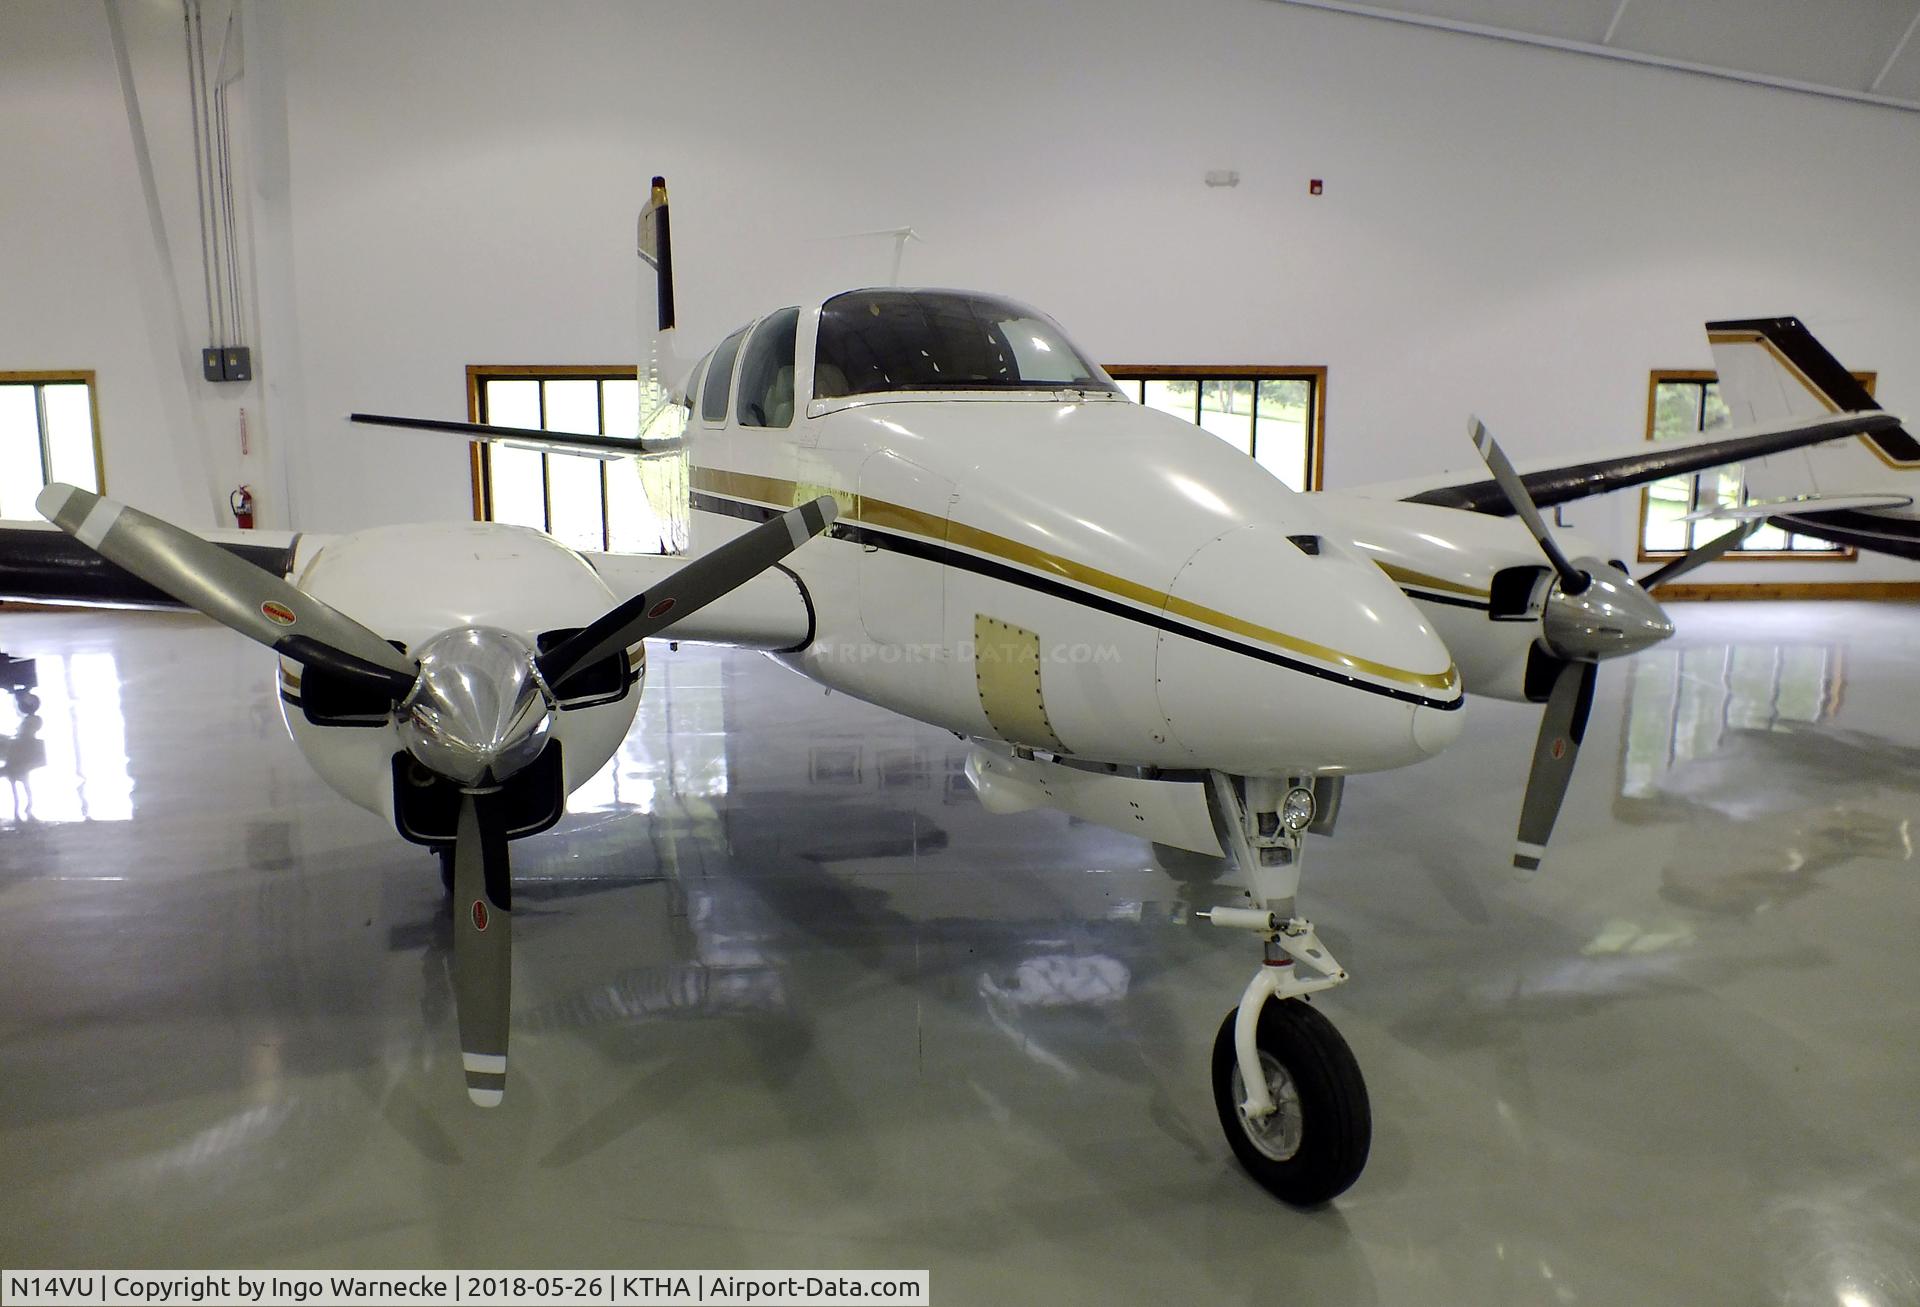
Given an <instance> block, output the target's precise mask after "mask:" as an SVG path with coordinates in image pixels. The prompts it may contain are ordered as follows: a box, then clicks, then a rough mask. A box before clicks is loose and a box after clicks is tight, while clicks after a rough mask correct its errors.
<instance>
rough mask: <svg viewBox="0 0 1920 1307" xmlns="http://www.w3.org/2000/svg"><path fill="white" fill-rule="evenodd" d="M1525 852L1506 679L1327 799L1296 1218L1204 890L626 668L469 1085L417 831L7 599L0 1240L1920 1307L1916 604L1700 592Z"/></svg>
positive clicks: (710, 675)
mask: <svg viewBox="0 0 1920 1307" xmlns="http://www.w3.org/2000/svg"><path fill="white" fill-rule="evenodd" d="M1676 616H1677V617H1678V619H1679V624H1680V628H1681V631H1682V632H1683V634H1682V636H1681V637H1680V638H1678V639H1676V640H1675V641H1673V642H1671V643H1670V644H1668V645H1667V646H1665V647H1663V648H1662V649H1660V650H1657V651H1655V652H1653V653H1651V654H1649V655H1645V656H1643V657H1642V658H1640V659H1639V660H1637V661H1636V662H1635V663H1633V664H1631V665H1614V666H1611V667H1609V668H1607V669H1606V671H1605V672H1604V673H1603V675H1602V677H1601V687H1600V693H1599V700H1598V703H1597V706H1596V709H1595V714H1594V719H1593V726H1592V728H1591V729H1590V731H1589V734H1588V737H1587V744H1586V750H1585V754H1584V756H1583V758H1582V760H1581V769H1580V773H1579V775H1578V776H1577V778H1576V780H1575V784H1574V791H1573V794H1572V796H1571V798H1570V800H1569V805H1568V809H1567V811H1566V812H1565V814H1564V815H1563V817H1562V820H1561V826H1560V830H1559V832H1558V835H1557V839H1556V846H1555V848H1554V850H1553V853H1552V855H1551V856H1550V858H1549V861H1548V864H1547V867H1546V869H1545V870H1543V871H1542V873H1540V875H1538V876H1537V877H1535V878H1533V879H1532V880H1525V879H1521V878H1520V877H1519V875H1518V873H1515V872H1513V871H1511V870H1510V869H1509V868H1508V867H1507V866H1506V865H1505V864H1506V861H1507V856H1508V852H1509V849H1510V844H1511V837H1512V831H1513V824H1514V821H1515V818H1516V815H1517V810H1518V793H1519V786H1520V784H1521V782H1522V777H1523V773H1524V770H1525V768H1526V765H1527V760H1528V757H1529V751H1530V749H1531V746H1532V739H1533V732H1534V729H1535V725H1536V721H1537V718H1536V715H1535V713H1534V712H1533V711H1531V710H1528V709H1524V708H1520V707H1515V706H1509V705H1502V704H1495V703H1478V704H1475V705H1473V707H1472V708H1471V709H1470V712H1471V714H1472V715H1471V717H1470V720H1469V724H1468V730H1467V734H1466V736H1465V738H1464V739H1463V740H1462V742H1461V743H1460V744H1459V745H1458V746H1457V747H1456V748H1455V749H1453V750H1451V751H1450V752H1449V753H1448V754H1447V755H1446V756H1445V757H1443V758H1442V759H1440V760H1437V761H1436V762H1433V763H1429V764H1427V765H1425V766H1422V767H1419V768H1416V769H1413V770H1411V771H1407V772H1403V773H1399V774H1394V775H1388V776H1379V777H1370V778H1363V779H1361V780H1358V781H1355V782H1354V783H1353V784H1351V785H1350V786H1349V790H1348V795H1347V806H1346V808H1345V810H1344V812H1343V815H1342V829H1341V831H1340V833H1339V835H1338V836H1337V837H1336V838H1335V839H1334V840H1332V841H1330V842H1329V841H1316V842H1315V845H1314V848H1313V850H1312V861H1311V862H1310V863H1309V865H1308V871H1307V879H1306V883H1305V894H1304V899H1303V902H1304V905H1305V906H1306V908H1307V910H1308V911H1309V912H1310V913H1311V915H1312V916H1313V917H1314V918H1315V919H1316V920H1317V921H1318V923H1319V924H1320V926H1321V929H1322V932H1323V934H1324V935H1325V936H1326V937H1327V938H1328V940H1329V943H1330V944H1331V945H1332V946H1333V947H1334V948H1335V949H1336V950H1337V951H1338V953H1339V955H1340V957H1341V959H1342V961H1343V962H1344V963H1345V964H1346V965H1347V966H1348V967H1349V968H1350V969H1351V970H1352V972H1353V973H1354V977H1355V978H1354V980H1353V982H1352V983H1350V984H1349V985H1347V986H1346V987H1345V988H1344V989H1342V990H1340V991H1338V992H1336V993H1335V994H1332V995H1330V996H1328V997H1327V998H1326V999H1325V1000H1323V1005H1322V1010H1323V1011H1325V1012H1327V1014H1328V1015H1330V1016H1331V1017H1333V1019H1334V1020H1335V1021H1336V1022H1337V1023H1338V1024H1339V1025H1340V1027H1341V1029H1342V1030H1343V1032H1344V1033H1345V1034H1346V1036H1347V1038H1348V1040H1349V1041H1350V1042H1351V1043H1352V1045H1353V1046H1354V1049H1355V1052H1356V1053H1357V1055H1358V1056H1359V1058H1360V1062H1361V1065H1362V1067H1363V1068H1364V1069H1365V1071H1366V1074H1367V1077H1368V1081H1369V1085H1370V1089H1371V1092H1372V1097H1373V1106H1374V1115H1375V1121H1376V1133H1375V1140H1374V1151H1373V1159H1372V1162H1371V1165H1370V1166H1369V1168H1368V1170H1367V1172H1366V1173H1365V1175H1363V1176H1362V1178H1361V1180H1360V1182H1359V1184H1358V1185H1357V1186H1356V1187H1355V1188H1354V1189H1353V1190H1352V1191H1351V1192H1350V1193H1349V1194H1348V1195H1347V1196H1346V1197H1344V1198H1343V1199H1341V1200H1340V1201H1339V1202H1338V1203H1337V1204H1335V1205H1334V1206H1332V1207H1330V1208H1328V1209H1325V1210H1321V1211H1315V1212H1309V1213H1301V1212H1296V1211H1292V1210H1290V1209H1287V1208H1285V1207H1281V1206H1278V1205H1276V1204H1274V1203H1273V1202H1272V1201H1270V1200H1269V1199H1268V1198H1267V1197H1266V1196H1265V1194H1264V1193H1263V1192H1262V1191H1261V1190H1259V1189H1257V1188H1255V1187H1254V1186H1253V1185H1252V1184H1251V1183H1250V1182H1248V1181H1247V1180H1245V1179H1244V1178H1243V1177H1242V1175H1241V1174H1240V1172H1239V1171H1238V1170H1237V1169H1236V1168H1235V1167H1234V1165H1233V1164H1232V1162H1231V1160H1230V1157H1229V1154H1228V1151H1227V1148H1226V1145H1225V1143H1224V1141H1223V1139H1222V1138H1221V1136H1220V1134H1219V1129H1218V1125H1217V1123H1216V1121H1215V1119H1214V1115H1213V1107H1212V1102H1211V1099H1210V1096H1209V1090H1208V1085H1207V1078H1206V1076H1207V1072H1206V1064H1207V1052H1208V1048H1209V1046H1210V1043H1211V1040H1212V1038H1213V1034H1214V1029H1215V1026H1216V1024H1217V1023H1218V1021H1219V1020H1220V1017H1221V1016H1222V1014H1223V1013H1224V1012H1225V1011H1226V1009H1227V1008H1228V1007H1229V1006H1230V1005H1231V1004H1232V1003H1233V1001H1234V1000H1235V998H1236V997H1237V994H1238V991H1239V989H1240V987H1241V985H1242V984H1243V983H1244V981H1245V979H1246V977H1247V974H1248V972H1249V970H1250V968H1251V965H1252V955H1251V950H1250V948H1249V946H1248V944H1247V942H1246V941H1244V940H1242V939H1241V938H1239V937H1238V936H1237V935H1231V934H1229V933H1227V932H1216V931H1214V930H1212V929H1211V928H1209V927H1207V926H1205V925H1204V924H1199V923H1195V922H1194V921H1193V920H1192V916H1191V914H1192V911H1193V910H1194V909H1195V908H1196V907H1204V906H1206V905H1207V904H1208V903H1209V902H1211V901H1212V900H1213V898H1214V896H1215V895H1216V894H1218V893H1220V891H1219V890H1218V889H1217V888H1216V887H1214V886H1209V885H1183V884H1182V883H1180V882H1177V881H1175V880H1174V879H1172V878H1170V877H1169V876H1168V875H1167V874H1165V873H1163V872H1161V871H1160V870H1158V869H1157V868H1156V867H1155V866H1154V864H1153V862H1152V859H1151V856H1150V853H1149V851H1148V849H1147V848H1146V847H1145V846H1144V845H1142V844H1141V843H1139V842H1138V841H1136V840H1133V839H1130V838H1127V837H1123V836H1120V835H1115V834H1109V833H1107V832H1105V831H1104V830H1102V829H1099V828H1096V827H1091V826H1083V825H1074V824H1071V823H1069V822H1068V820H1067V819H1066V818H1064V817H1063V816H1060V815H1057V814H1048V813H1038V814H1025V815H1022V816H1016V817H994V816H990V815H988V814H987V813H985V812H984V811H982V810H981V808H980V807H979V806H978V804H977V803H976V802H975V801H974V800H973V798H972V795H971V793H970V792H969V790H968V789H967V787H966V783H965V781H964V780H963V779H962V777H961V775H960V770H959V769H960V766H961V763H962V761H963V759H964V756H965V754H964V747H965V746H963V745H962V744H960V743H959V742H957V741H955V740H954V739H953V738H952V737H951V736H948V735H944V734H942V733H940V732H938V731H934V730H931V729H928V728H923V727H920V726H917V725H915V724H913V723H911V722H907V721H905V720H902V719H899V718H896V717H893V716H891V715H889V714H887V713H885V712H882V711H880V710H877V709H873V708H870V707H867V706H865V705H862V704H858V703H854V702H851V701H849V700H846V699H844V698H842V697H839V696H833V697H828V696H825V695H823V694H822V692H821V691H820V690H819V689H817V688H814V687H812V686H810V685H808V684H807V683H806V682H804V681H802V680H800V679H798V678H797V677H794V676H792V675H791V674H789V673H787V672H785V671H783V670H781V669H780V668H778V667H776V666H774V665H772V664H771V663H769V662H766V661H765V660H762V659H759V658H756V657H753V656H748V655H736V654H724V653H718V652H714V651H704V652H703V651H698V650H694V649H691V648H684V649H682V650H680V651H679V652H678V653H671V654H670V653H668V652H667V651H666V650H665V649H664V648H659V649H656V650H655V651H654V653H655V657H654V660H653V664H652V669H651V675H650V679H649V685H648V694H647V697H646V699H645V702H644V704H643V707H642V710H641V720H640V722H639V724H638V725H637V727H636V729H635V731H634V733H633V735H632V736H631V737H630V738H629V740H628V743H627V745H626V748H625V750H624V752H623V753H622V755H621V757H620V758H619V759H618V760H617V766H616V768H615V769H614V771H613V773H611V774H609V775H608V776H606V777H604V778H603V779H602V781H600V782H599V783H597V784H596V785H595V786H593V787H592V788H590V789H589V790H588V791H583V792H582V794H581V795H580V796H577V800H576V807H577V808H579V809H580V811H578V812H577V813H576V815H574V816H571V817H569V818H568V819H567V821H566V822H565V823H564V824H563V825H562V826H561V827H560V828H559V829H558V830H556V831H555V832H553V833H551V834H549V835H546V836H543V837H540V838H539V839H537V840H534V841H531V842H526V843H522V844H518V845H516V846H515V851H516V856H517V869H518V872H519V875H520V877H521V880H520V885H519V888H518V889H517V903H516V907H517V908H518V909H519V910H518V911H517V912H516V914H515V916H516V930H515V936H516V939H515V946H516V961H515V973H516V975H515V979H516V995H515V1023H514V1045H513V1051H514V1060H513V1071H512V1081H511V1084H510V1087H509V1091H508V1096H507V1101H506V1104H505V1105H504V1106H503V1107H502V1108H500V1109H498V1110H496V1111H494V1112H492V1113H486V1112H482V1111H479V1110H477V1109H474V1108H471V1107H469V1106H468V1104H467V1102H466V1100H465V1095H464V1093H463V1092H462V1089H461V1077H460V1071H459V1058H458V1054H457V1050H456V1048H455V1042H454V1034H453V1027H452V1011H451V995H450V990H449V985H448V977H447V962H448V950H449V932H448V929H447V926H446V924H445V922H444V920H443V912H444V909H443V907H442V899H441V895H440V890H439V886H438V882H437V880H436V878H435V872H434V869H433V865H432V863H431V861H430V859H429V858H428V857H427V856H426V855H425V854H424V853H422V852H421V851H419V850H416V849H413V848H410V847H408V846H406V845H403V844H401V843H400V842H399V841H398V840H397V839H395V838H394V837H393V836H392V834H391V833H390V832H389V831H387V830H385V829H383V827H382V826H381V823H380V822H379V821H378V820H377V819H375V818H373V817H371V816H368V815H367V814H364V813H361V812H359V811H357V810H355V809H352V808H350V807H348V806H347V805H346V804H344V803H342V802H340V801H338V800H337V799H335V798H334V797H333V796H332V795H331V794H330V793H329V792H328V791H326V790H325V789H324V787H323V786H322V785H321V784H320V782H319V781H318V780H317V779H316V778H314V777H313V775H312V774H311V773H310V772H308V771H307V769H306V768H305V766H304V764H303V763H302V762H301V760H300V758H299V756H298V754H297V753H296V751H295V750H294V748H293V746H292V745H291V744H290V743H289V742H288V741H287V740H286V738H285V737H284V735H283V734H282V732H281V728H280V726H279V722H278V714H277V710H276V708H275V706H274V704H273V700H272V698H271V696H270V691H269V688H268V683H267V670H268V660H267V659H265V658H264V657H262V656H261V655H260V654H259V653H258V651H257V650H255V649H254V648H252V647H251V646H248V645H246V644H244V643H243V642H242V641H240V640H239V639H237V638H236V637H233V636H231V635H230V634H228V633H227V632H225V631H222V630H220V629H218V628H215V627H212V626H210V625H208V624H207V623H205V622H203V621H200V620H198V619H195V618H189V617H184V616H173V615H154V614H141V615H132V614H116V615H94V614H41V613H4V614H0V647H5V648H7V649H8V650H9V651H11V652H15V653H20V654H30V655H37V656H38V657H40V659H41V660H42V661H41V676H42V679H43V682H44V683H45V684H44V688H43V691H42V694H43V698H44V699H45V706H44V707H43V708H42V710H41V712H40V714H39V716H38V718H37V719H29V720H27V721H25V722H22V721H21V720H20V719H19V718H17V717H16V716H15V715H14V714H13V712H12V709H11V706H10V705H9V704H7V703H6V702H5V701H4V700H0V760H3V761H4V765H5V767H4V769H5V779H6V781H7V784H6V785H5V786H0V1265H5V1266H9V1267H26V1266H36V1265H38V1266H90V1265H101V1264H105V1265H123V1266H219V1265H226V1266H236V1265H237V1266H248V1265H253V1266H262V1265H264V1266H275V1265H279V1266H349V1265H358V1266H364V1267H396V1266H408V1265H435V1266H445V1265H480V1266H494V1267H521V1266H526V1267H538V1266H595V1265H608V1266H624V1267H636V1268H646V1267H656V1268H665V1267H700V1266H707V1267H774V1266H787V1267H794V1266H797V1267H816V1266H818V1267H833V1266H892V1267H929V1268H931V1269H932V1271H933V1292H934V1301H935V1302H936V1303H943V1304H954V1303H976V1302H977V1303H988V1302H994V1303H998V1302H1028V1301H1034V1302H1037V1301H1049V1302H1100V1303H1115V1302H1150V1303H1160V1302H1167V1303H1175V1302H1181V1303H1184V1302H1201V1301H1212V1302H1252V1301H1256V1300H1257V1301H1272V1300H1275V1299H1276V1298H1279V1299H1284V1300H1286V1301H1289V1302H1295V1303H1317V1302H1325V1303H1345V1304H1365V1303H1376V1302H1378V1303H1423V1304H1426V1303H1448V1302H1458V1303H1475V1304H1484V1303H1506V1302H1513V1303H1579V1302H1605V1303H1609V1304H1617V1303H1622V1302H1628V1303H1636V1304H1640V1303H1741V1304H1745V1303H1776V1302H1779V1303H1796V1304H1798V1303H1809V1304H1823V1305H1836V1304H1837V1307H1861V1305H1863V1304H1873V1305H1875V1307H1880V1305H1884V1304H1893V1303H1914V1302H1920V1038H1916V1036H1920V948H1916V947H1915V926H1916V923H1920V880H1917V879H1916V874H1917V873H1920V865H1916V863H1915V861H1914V857H1913V855H1914V835H1913V822H1914V819H1915V818H1916V816H1920V769H1917V768H1916V763H1920V609H1915V608H1912V607H1901V606H1892V605H1841V604H1831V605H1777V604H1776V605H1766V606H1746V605H1739V606H1736V605H1695V606H1677V607H1676Z"/></svg>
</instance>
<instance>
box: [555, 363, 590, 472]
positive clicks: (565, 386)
mask: <svg viewBox="0 0 1920 1307" xmlns="http://www.w3.org/2000/svg"><path fill="white" fill-rule="evenodd" d="M543 384H544V385H545V386H546V388H547V430H549V431H571V432H574V433H575V434H577V435H582V436H597V435H599V434H600V383H599V382H597V381H592V380H588V379H586V378H582V379H580V380H578V381H548V382H545V383H543ZM570 457H571V456H570ZM596 479H597V478H596Z"/></svg>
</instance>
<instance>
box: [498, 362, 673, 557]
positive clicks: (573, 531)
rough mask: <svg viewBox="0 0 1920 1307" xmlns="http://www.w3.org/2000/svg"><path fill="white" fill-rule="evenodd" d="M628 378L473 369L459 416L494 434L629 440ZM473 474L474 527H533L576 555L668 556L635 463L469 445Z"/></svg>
mask: <svg viewBox="0 0 1920 1307" xmlns="http://www.w3.org/2000/svg"><path fill="white" fill-rule="evenodd" d="M635 377H636V373H635V371H634V369H633V368H631V367H579V366H567V365H558V366H548V367H527V366H520V365H511V366H509V365H491V366H481V365H474V366H471V367H469V368H468V369H467V411H468V413H469V414H471V416H472V420H473V421H475V422H484V423H488V424H490V425H492V426H502V427H528V428H534V429H537V430H541V431H558V432H572V433H575V434H579V435H589V436H617V437H624V438H628V439H637V438H638V437H639V434H640V383H639V382H638V381H637V380H636V379H635ZM472 469H473V516H474V520H475V521H478V522H509V523H512V524H514V525H516V526H531V527H537V528H538V529H540V530H542V531H545V532H547V533H548V534H549V535H551V536H553V537H554V538H555V539H557V540H559V541H561V542H562V543H563V544H568V545H571V546H573V547H574V548H575V549H587V550H595V551H604V552H607V553H645V554H657V553H664V552H666V549H667V545H666V543H665V539H666V536H665V528H664V527H663V525H662V523H661V522H660V520H659V518H658V517H657V516H656V515H655V513H654V511H653V508H652V506H651V505H650V504H649V503H648V502H647V497H646V494H645V493H644V491H643V490H642V488H641V483H640V468H639V461H638V460H637V459H633V458H616V459H600V458H592V457H589V456H587V455H585V454H554V453H548V452H545V451H543V450H538V449H523V448H516V447H515V446H512V445H503V444H497V443H495V444H481V443H476V444H475V445H474V446H473V463H472Z"/></svg>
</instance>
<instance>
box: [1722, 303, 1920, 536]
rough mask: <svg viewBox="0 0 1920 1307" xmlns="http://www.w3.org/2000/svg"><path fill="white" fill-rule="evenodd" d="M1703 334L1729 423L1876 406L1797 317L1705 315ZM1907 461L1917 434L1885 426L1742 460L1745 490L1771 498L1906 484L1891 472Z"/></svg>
mask: <svg viewBox="0 0 1920 1307" xmlns="http://www.w3.org/2000/svg"><path fill="white" fill-rule="evenodd" d="M1707 342H1708V344H1710V345H1711V346H1712V347H1713V362H1714V367H1715V368H1716V369H1717V370H1718V372H1719V376H1720V397H1721V399H1722V400H1724V401H1725V402H1726V405H1727V408H1728V410H1729V412H1730V414H1731V417H1732V420H1733V425H1735V426H1748V425H1753V424H1759V423H1767V422H1780V421H1786V420H1788V419H1792V418H1817V417H1825V416H1826V415H1828V414H1830V413H1860V412H1877V411H1879V408H1880V406H1879V405H1878V404H1876V403H1875V402H1874V399H1873V396H1872V395H1870V394H1868V393H1867V388H1866V387H1865V386H1863V385H1861V384H1860V382H1859V380H1858V379H1857V378H1855V377H1854V375H1853V374H1852V373H1850V372H1848V371H1847V370H1846V368H1844V367H1842V366H1841V364H1840V361H1839V360H1838V359H1836V358H1834V357H1833V355H1832V354H1830V353H1828V352H1827V350H1826V348H1825V347H1824V346H1823V345H1821V344H1820V342H1819V341H1818V340H1815V339H1814V336H1813V333H1812V332H1810V331H1808V330H1807V329H1806V327H1805V325H1804V324H1802V323H1801V321H1800V320H1799V319H1798V318H1743V319H1740V320H1737V321H1726V322H1709V323H1708V324H1707ZM1906 469H1913V470H1920V441H1916V440H1915V439H1914V438H1913V436H1912V435H1910V434H1909V433H1908V432H1907V430H1906V428H1904V427H1892V428H1889V429H1888V430H1885V431H1876V432H1873V433H1871V434H1867V435H1861V436H1857V437H1855V438H1854V439H1852V440H1834V441H1828V442H1827V443H1826V444H1823V445H1814V446H1810V447H1809V448H1807V449H1804V450H1797V451H1795V452H1793V453H1791V454H1777V455H1774V456H1773V457H1771V458H1764V459H1760V460H1758V461H1757V462H1752V463H1749V464H1747V465H1746V477H1747V492H1748V494H1749V495H1750V496H1752V497H1753V498H1755V499H1778V498H1785V497H1787V496H1792V495H1806V494H1819V495H1846V494H1858V493H1862V492H1867V491H1875V490H1901V491H1909V488H1908V487H1906V486H1904V485H1903V484H1902V483H1904V482H1905V481H1906V480H1907V478H1905V477H1902V476H1899V475H1890V474H1891V473H1897V472H1899V471H1901V470H1906Z"/></svg>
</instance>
